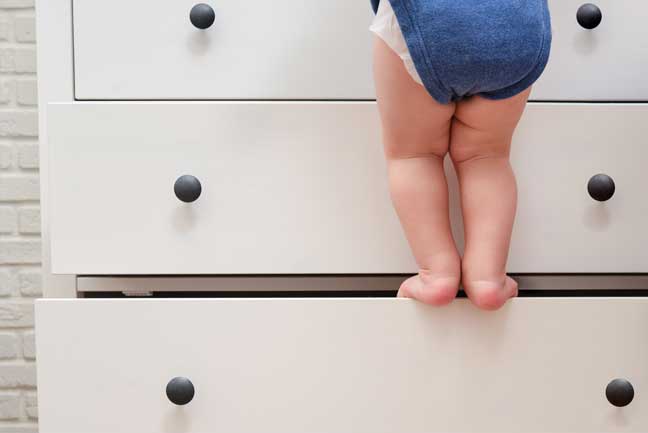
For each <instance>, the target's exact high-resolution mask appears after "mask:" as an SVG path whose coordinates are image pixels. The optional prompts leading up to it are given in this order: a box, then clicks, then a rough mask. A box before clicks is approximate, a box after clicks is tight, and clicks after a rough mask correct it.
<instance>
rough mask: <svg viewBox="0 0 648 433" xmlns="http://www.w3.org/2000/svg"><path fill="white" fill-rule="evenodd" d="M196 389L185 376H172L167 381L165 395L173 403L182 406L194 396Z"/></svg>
mask: <svg viewBox="0 0 648 433" xmlns="http://www.w3.org/2000/svg"><path fill="white" fill-rule="evenodd" d="M195 392H196V390H195V389H194V386H193V383H191V381H190V380H189V379H187V378H186V377H174V378H173V379H171V380H170V381H169V383H167V386H166V395H167V397H168V398H169V400H170V401H171V403H173V404H177V405H178V406H183V405H185V404H187V403H189V402H190V401H191V400H193V398H194V394H195Z"/></svg>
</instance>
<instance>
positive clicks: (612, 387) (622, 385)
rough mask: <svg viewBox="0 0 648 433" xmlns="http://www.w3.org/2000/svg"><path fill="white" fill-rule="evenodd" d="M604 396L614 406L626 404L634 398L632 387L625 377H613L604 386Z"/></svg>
mask: <svg viewBox="0 0 648 433" xmlns="http://www.w3.org/2000/svg"><path fill="white" fill-rule="evenodd" d="M605 396H606V397H607V399H608V401H609V402H610V403H612V404H613V405H614V406H616V407H623V406H627V405H629V404H630V402H631V401H632V399H633V398H634V388H633V387H632V384H631V383H630V382H628V381H627V380H626V379H614V380H613V381H612V382H610V383H608V386H607V387H606V388H605Z"/></svg>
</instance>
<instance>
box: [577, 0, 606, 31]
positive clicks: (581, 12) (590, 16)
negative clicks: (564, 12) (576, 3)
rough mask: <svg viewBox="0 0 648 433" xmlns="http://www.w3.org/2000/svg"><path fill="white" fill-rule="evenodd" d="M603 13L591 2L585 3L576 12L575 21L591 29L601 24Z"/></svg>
mask: <svg viewBox="0 0 648 433" xmlns="http://www.w3.org/2000/svg"><path fill="white" fill-rule="evenodd" d="M602 19H603V14H602V13H601V9H599V7H598V6H596V5H594V4H592V3H585V4H584V5H582V6H581V7H579V8H578V12H576V21H578V24H580V25H581V27H584V28H586V29H588V30H591V29H593V28H595V27H597V26H598V25H599V24H601V20H602Z"/></svg>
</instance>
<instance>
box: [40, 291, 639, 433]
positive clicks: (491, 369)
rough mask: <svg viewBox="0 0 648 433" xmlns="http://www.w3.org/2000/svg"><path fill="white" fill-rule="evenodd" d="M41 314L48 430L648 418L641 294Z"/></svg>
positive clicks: (172, 304)
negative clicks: (475, 303) (485, 304)
mask: <svg viewBox="0 0 648 433" xmlns="http://www.w3.org/2000/svg"><path fill="white" fill-rule="evenodd" d="M62 317H64V318H65V320H61V318H62ZM117 318H118V319H117ZM36 319H37V330H36V336H37V348H38V354H37V356H38V391H39V418H40V419H39V422H40V429H41V430H40V431H41V432H43V433H54V432H64V431H65V432H96V433H101V432H132V431H138V432H185V433H189V432H206V431H222V432H258V431H264V432H285V433H289V432H304V431H309V432H337V431H354V432H402V431H409V432H415V431H416V432H422V431H425V432H439V433H440V432H445V433H453V432H462V433H465V432H474V433H482V432H484V433H485V432H501V433H513V432H515V433H517V432H520V431H524V432H542V433H551V432H556V433H558V432H561V433H562V432H570V433H578V432H583V433H585V432H587V433H590V432H608V433H611V432H637V433H638V432H645V431H647V430H648V410H647V406H646V405H647V404H648V403H647V402H648V399H646V395H645V394H646V390H647V389H648V370H647V367H646V366H647V365H648V338H647V337H648V301H647V300H646V298H621V299H619V298H617V299H614V298H541V299H532V298H523V299H515V300H513V301H512V302H510V303H509V304H508V305H507V306H506V307H505V308H504V309H503V310H501V311H499V312H496V313H485V312H481V311H478V310H476V309H475V308H474V307H472V305H471V304H470V303H469V302H468V301H467V300H465V299H464V300H458V301H456V302H455V303H453V304H452V305H451V306H449V307H447V308H443V309H436V308H428V307H425V306H423V305H421V304H418V303H416V302H414V301H410V300H399V299H369V298H366V299H350V298H349V299H256V300H254V299H247V300H245V299H230V300H219V299H172V300H164V299H158V300H108V299H102V300H41V301H37V307H36ZM593 335H595V336H596V338H592V336H593ZM80 343H81V344H80ZM175 377H184V378H186V379H188V380H189V381H190V382H191V385H190V384H189V383H188V382H187V381H183V382H179V381H175V382H174V383H173V384H172V386H170V387H169V395H170V398H171V399H173V400H175V401H176V402H180V403H182V402H186V401H187V400H188V399H189V397H191V388H192V387H193V391H194V392H193V399H192V400H191V401H190V402H189V403H188V404H186V405H183V406H177V405H175V404H173V403H171V401H170V400H169V397H167V394H166V392H167V384H168V383H169V382H170V381H171V379H173V378H175ZM615 379H623V380H624V381H622V382H615V383H614V384H613V385H612V386H611V387H610V388H611V389H614V391H615V394H616V397H617V398H618V400H615V401H616V402H617V404H620V403H626V402H627V401H628V400H629V399H630V397H631V394H632V391H631V389H630V386H632V390H633V391H634V398H633V400H632V401H631V402H630V404H629V405H627V406H625V407H614V406H613V405H611V404H610V403H609V402H608V400H607V399H606V388H607V386H608V384H609V383H610V382H612V381H613V380H615ZM625 381H627V382H625ZM628 382H629V383H628ZM79 414H83V416H79Z"/></svg>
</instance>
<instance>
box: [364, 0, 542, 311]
mask: <svg viewBox="0 0 648 433" xmlns="http://www.w3.org/2000/svg"><path fill="white" fill-rule="evenodd" d="M376 3H378V2H377V1H376V0H373V4H374V7H375V6H376ZM370 30H371V31H373V32H374V33H375V34H376V36H377V37H374V79H375V83H376V98H377V102H378V109H379V112H380V118H381V122H382V126H383V141H384V146H385V155H386V158H387V165H388V174H389V183H390V190H391V196H392V201H393V203H394V207H395V209H396V213H397V214H398V217H399V218H400V221H401V224H402V226H403V229H404V231H405V235H406V237H407V240H408V242H409V244H410V247H411V248H412V251H413V254H414V257H415V258H416V262H417V265H418V267H419V272H418V274H417V275H415V276H413V277H411V278H409V279H408V280H406V281H405V282H403V284H402V285H401V287H400V290H399V296H403V297H410V298H415V299H418V300H420V301H422V302H425V303H427V304H432V305H444V304H447V303H449V302H451V301H452V300H453V299H454V298H455V296H456V295H457V291H458V290H459V284H460V283H461V285H462V286H463V288H464V290H465V291H466V294H467V295H468V297H469V298H470V299H471V300H472V302H473V303H474V304H475V305H477V306H478V307H480V308H483V309H488V310H494V309H498V308H500V307H501V306H502V305H503V304H504V303H505V302H506V301H507V300H508V299H509V298H511V297H514V296H516V295H517V291H518V287H517V283H516V282H515V281H514V280H513V279H512V278H510V277H508V276H507V275H506V261H507V256H508V250H509V243H510V239H511V231H512V228H513V221H514V218H515V211H516V199H517V189H516V183H515V176H514V174H513V170H512V168H511V164H510V163H509V150H510V146H511V137H512V135H513V131H514V129H515V127H516V126H517V123H518V121H519V120H520V117H521V116H522V112H523V111H524V108H525V105H526V101H527V98H528V96H529V93H530V91H531V85H532V84H533V83H534V82H535V81H536V80H537V79H538V78H539V76H540V74H541V73H542V71H543V70H544V68H545V66H546V64H547V61H548V58H549V51H550V46H551V36H552V34H551V24H550V17H549V9H548V5H547V0H379V3H378V6H377V13H376V17H375V20H374V22H373V23H372V25H371V27H370ZM446 154H449V155H450V158H451V159H452V162H453V164H454V167H455V170H456V172H457V176H458V179H459V187H460V191H461V208H462V213H463V219H464V227H465V250H464V255H463V259H462V258H461V257H460V256H459V253H458V251H457V247H456V246H455V242H454V239H453V237H452V233H451V230H450V220H449V211H448V189H447V183H446V178H445V173H444V170H443V159H444V158H445V156H446Z"/></svg>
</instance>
